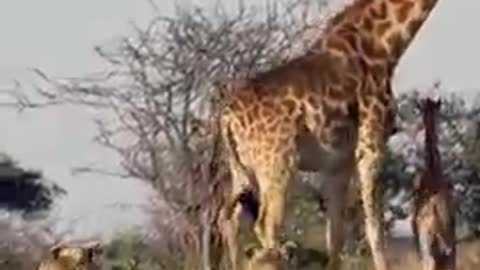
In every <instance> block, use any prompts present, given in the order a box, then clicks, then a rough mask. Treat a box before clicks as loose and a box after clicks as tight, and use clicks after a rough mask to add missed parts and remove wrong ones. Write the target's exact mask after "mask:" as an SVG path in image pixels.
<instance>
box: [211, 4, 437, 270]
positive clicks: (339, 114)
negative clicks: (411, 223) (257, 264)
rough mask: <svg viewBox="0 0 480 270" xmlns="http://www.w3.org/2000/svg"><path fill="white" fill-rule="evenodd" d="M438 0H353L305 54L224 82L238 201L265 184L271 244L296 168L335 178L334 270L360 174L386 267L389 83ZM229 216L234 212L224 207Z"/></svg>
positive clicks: (261, 231)
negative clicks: (383, 175) (350, 192)
mask: <svg viewBox="0 0 480 270" xmlns="http://www.w3.org/2000/svg"><path fill="white" fill-rule="evenodd" d="M436 3H437V0H356V1H354V2H353V3H352V4H351V5H349V6H347V7H346V8H345V9H344V10H343V11H342V12H340V13H339V14H337V15H336V16H334V17H333V18H332V19H331V20H330V21H329V23H328V24H327V27H326V28H325V31H324V32H323V33H322V35H321V36H320V38H319V39H318V40H317V41H316V42H315V43H313V46H312V47H311V48H310V49H309V50H308V51H307V52H306V53H305V54H304V55H302V56H299V57H297V58H295V59H292V60H290V61H288V62H287V63H285V64H283V65H281V66H278V67H275V68H273V69H271V70H269V71H266V72H262V73H257V74H256V75H255V76H252V77H250V78H246V79H242V80H237V81H232V82H226V83H222V84H221V85H220V86H217V87H218V88H219V89H218V90H219V93H220V101H221V103H222V106H221V108H220V109H221V112H220V113H219V118H220V119H219V122H220V124H219V128H220V129H221V130H220V133H221V136H222V140H223V141H224V143H225V145H226V146H227V147H226V148H227V152H228V153H229V154H228V155H227V159H228V163H229V169H230V171H231V173H232V182H233V184H232V185H233V187H232V191H231V194H230V195H229V197H230V200H231V201H235V200H236V198H237V197H238V196H239V194H241V193H243V192H244V190H245V189H246V188H245V187H248V186H252V185H253V184H252V183H255V184H256V185H257V186H258V190H257V195H258V199H259V202H260V204H259V210H258V217H257V219H256V221H255V224H254V231H255V234H256V236H257V238H258V240H259V242H260V245H261V246H262V247H263V248H265V249H275V248H278V247H279V245H280V240H279V238H280V234H281V232H282V227H283V223H284V217H285V205H286V203H287V201H286V197H287V196H286V195H287V194H288V191H289V182H290V179H291V178H292V177H294V176H295V173H296V171H297V170H304V171H315V172H318V173H319V174H320V175H321V176H322V177H324V179H325V180H327V182H328V183H329V184H328V185H327V187H326V188H328V192H327V194H329V195H330V196H329V198H328V199H327V204H328V205H327V208H328V210H327V217H328V223H327V232H326V233H327V237H326V238H327V249H328V252H329V254H330V260H329V268H331V269H335V268H337V265H338V262H339V256H338V255H339V252H340V250H341V248H342V245H343V242H344V239H343V223H344V208H345V201H346V199H345V190H347V189H348V186H349V182H350V179H351V178H353V177H357V178H358V180H359V182H360V185H361V198H362V201H363V208H364V212H365V225H366V226H365V230H366V236H367V239H368V243H369V246H370V250H371V253H372V258H373V263H374V265H375V269H377V270H385V269H387V261H386V259H385V255H384V249H385V247H384V236H383V230H382V227H383V224H382V222H383V217H382V215H383V206H382V203H381V200H379V199H377V198H378V197H379V192H380V190H381V182H380V179H379V173H380V170H381V168H382V164H383V159H384V155H385V154H384V152H385V147H386V141H387V139H388V138H389V136H390V135H391V133H392V131H393V128H394V127H393V122H394V119H395V115H396V105H395V101H394V96H393V91H392V89H391V84H390V81H391V79H392V76H393V72H394V68H395V67H396V66H397V64H398V61H399V59H400V57H401V56H402V55H403V53H404V52H405V50H406V49H407V48H408V45H409V44H410V43H411V41H412V40H413V38H414V37H415V35H416V33H417V32H418V31H419V29H420V27H421V26H422V25H423V23H424V22H425V20H426V19H427V17H428V15H429V14H430V12H431V10H432V9H433V8H434V6H435V4H436ZM227 212H228V213H227ZM240 212H241V205H240V204H237V205H236V206H235V207H233V210H232V211H223V213H222V214H221V215H220V220H219V223H220V224H221V226H222V227H223V228H224V231H225V238H226V241H227V246H228V248H229V250H230V252H229V254H230V261H231V263H232V268H233V269H236V265H237V260H238V254H237V253H238V244H237V240H236V234H237V231H238V225H239V224H238V223H239V215H240Z"/></svg>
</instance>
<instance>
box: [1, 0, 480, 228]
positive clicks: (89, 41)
mask: <svg viewBox="0 0 480 270" xmlns="http://www.w3.org/2000/svg"><path fill="white" fill-rule="evenodd" d="M223 1H224V2H226V3H227V2H228V0H223ZM180 2H184V3H196V4H202V5H210V4H211V3H212V2H213V0H196V1H194V0H189V1H187V0H184V1H180V0H179V1H176V2H174V0H170V1H167V0H158V1H157V5H158V6H159V8H160V11H161V12H162V13H164V14H169V13H171V12H172V10H173V9H172V7H173V3H180ZM246 2H249V3H253V2H255V1H254V0H247V1H246ZM332 2H335V3H334V4H333V5H338V6H340V5H341V4H342V3H343V2H344V1H343V0H339V1H334V0H332ZM160 3H161V4H160ZM180 4H181V3H180ZM478 10H480V1H474V0H455V1H454V0H440V1H439V4H438V6H437V7H436V9H435V10H434V11H433V12H432V14H431V17H430V18H429V19H428V21H427V23H426V24H425V25H424V26H423V27H422V29H421V31H420V33H419V34H418V35H417V37H416V39H415V40H414V41H413V44H412V45H411V46H410V48H409V50H408V51H407V52H406V54H405V55H404V56H403V58H402V60H401V62H400V65H399V66H398V68H397V72H396V75H395V78H394V88H395V91H396V92H397V93H398V92H403V91H408V90H410V89H412V88H420V89H422V88H425V87H428V86H430V85H431V84H432V83H433V82H434V81H435V80H441V81H442V83H443V85H444V86H445V89H446V90H448V91H456V92H458V93H460V94H462V95H466V96H471V95H473V94H474V93H475V92H477V91H478V89H479V88H480V76H479V75H480V74H479V73H478V71H479V70H480V69H479V67H478V63H480V52H479V51H478V48H480V35H477V34H473V33H474V30H472V29H474V28H473V25H480V17H479V16H478V15H477V13H476V12H477V11H478ZM153 15H154V12H153V10H152V8H151V6H150V5H149V2H148V1H147V0H123V1H118V0H82V1H65V0H42V1H31V0H29V1H27V0H2V1H0V36H1V37H2V38H1V39H2V42H1V44H0V59H1V60H0V88H4V87H9V86H11V85H12V81H13V80H19V81H20V82H22V83H23V84H24V85H27V86H28V85H30V84H31V83H32V80H33V76H32V73H31V72H30V71H29V69H31V68H40V69H42V70H44V71H46V72H47V73H48V74H52V75H55V76H59V77H62V76H67V77H72V76H82V75H85V74H88V73H91V72H92V71H96V70H101V68H102V61H101V59H99V58H98V57H96V55H95V53H94V51H93V47H94V46H95V45H99V44H104V43H105V42H108V41H110V40H112V39H114V38H116V37H118V36H120V35H128V33H129V31H130V30H131V28H130V25H129V23H130V22H132V21H133V22H135V23H137V24H138V25H140V26H142V25H146V23H147V22H148V21H149V20H150V19H151V18H152V16H153ZM0 123H2V127H4V130H2V132H0V152H7V153H9V154H11V155H12V156H13V157H14V158H15V159H17V160H18V161H20V162H21V164H22V165H24V166H26V167H28V168H34V169H39V170H42V171H43V173H44V175H45V176H46V178H48V179H51V180H52V181H55V182H57V183H58V184H60V185H61V186H63V187H64V188H66V189H67V191H68V196H67V197H65V198H64V199H62V200H61V201H60V202H59V203H58V206H57V207H56V208H55V211H54V213H55V215H57V216H58V217H59V218H60V219H62V220H64V222H63V223H62V224H63V225H62V226H64V227H65V228H67V227H69V226H74V229H75V230H76V231H77V232H78V233H79V234H80V233H92V232H99V231H102V232H103V231H105V230H106V228H110V227H111V226H112V225H115V226H116V227H115V228H117V227H118V228H121V227H123V226H132V225H141V224H143V223H144V222H145V221H146V216H145V215H143V214H142V211H141V208H142V207H143V206H146V205H148V204H149V200H148V198H149V196H152V194H153V193H152V192H151V190H150V189H149V187H148V186H147V185H145V184H143V183H141V182H139V181H135V180H125V179H115V178H111V177H110V178H109V177H104V176H98V175H86V176H85V175H83V176H73V175H71V173H70V169H71V168H72V167H73V166H81V165H86V164H101V165H105V166H108V167H114V166H115V165H116V162H118V160H117V159H116V158H115V155H114V154H113V153H111V152H110V151H108V150H107V149H105V148H102V147H101V146H99V145H96V144H95V143H93V142H92V140H91V139H92V137H93V136H94V135H95V127H94V125H93V122H92V115H90V114H88V112H85V111H84V110H81V109H79V108H73V107H58V108H50V109H47V110H35V111H31V112H24V113H22V114H17V113H16V112H14V111H9V110H5V109H0ZM117 203H121V204H122V205H124V206H125V205H126V206H129V207H127V208H122V207H115V205H116V204H117ZM78 220H81V221H78ZM60 230H61V229H60ZM110 231H111V230H110Z"/></svg>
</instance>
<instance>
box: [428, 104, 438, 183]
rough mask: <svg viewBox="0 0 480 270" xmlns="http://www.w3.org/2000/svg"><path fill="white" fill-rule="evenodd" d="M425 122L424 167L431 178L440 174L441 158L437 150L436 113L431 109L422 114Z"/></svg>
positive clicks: (436, 177) (435, 177)
mask: <svg viewBox="0 0 480 270" xmlns="http://www.w3.org/2000/svg"><path fill="white" fill-rule="evenodd" d="M424 124H425V146H424V147H425V153H424V154H425V169H426V170H428V171H429V172H430V175H431V176H432V177H433V180H434V181H435V179H438V178H439V177H440V176H441V159H440V152H439V150H438V135H437V122H436V115H435V113H434V112H433V111H430V112H428V113H427V112H426V113H425V115H424Z"/></svg>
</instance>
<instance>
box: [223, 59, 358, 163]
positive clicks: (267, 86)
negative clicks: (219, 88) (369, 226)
mask: <svg viewBox="0 0 480 270" xmlns="http://www.w3.org/2000/svg"><path fill="white" fill-rule="evenodd" d="M347 71H349V70H348V69H346V67H345V66H344V65H343V64H341V63H340V62H338V61H337V62H335V60H334V59H331V58H330V57H327V56H324V55H319V56H317V57H316V58H299V59H297V60H295V61H292V62H290V63H288V64H286V65H284V66H281V67H279V68H277V69H273V70H271V71H269V72H266V73H263V74H259V75H257V76H256V77H255V78H252V79H250V80H248V81H247V82H246V83H244V84H243V85H242V86H241V87H239V88H234V89H232V90H231V91H230V93H229V94H228V95H227V99H226V108H225V110H224V114H223V118H222V120H223V125H225V126H226V127H227V128H229V129H231V131H232V132H231V133H232V137H233V140H234V141H235V142H237V144H236V146H237V151H238V152H239V153H240V154H239V156H240V157H241V158H242V159H243V162H244V163H246V164H253V165H254V164H258V163H261V162H262V161H263V160H265V159H266V158H267V159H268V158H269V157H270V156H269V155H277V154H287V153H288V152H289V151H292V150H295V151H296V152H297V153H298V154H299V161H300V162H299V167H300V169H301V170H308V171H325V170H332V171H333V170H337V169H338V166H341V165H342V164H345V161H346V160H347V159H351V157H352V155H353V150H354V147H355V143H356V127H357V117H358V111H357V110H358V108H357V93H358V91H359V89H358V88H359V85H360V84H359V82H358V77H355V75H357V74H353V73H352V72H347Z"/></svg>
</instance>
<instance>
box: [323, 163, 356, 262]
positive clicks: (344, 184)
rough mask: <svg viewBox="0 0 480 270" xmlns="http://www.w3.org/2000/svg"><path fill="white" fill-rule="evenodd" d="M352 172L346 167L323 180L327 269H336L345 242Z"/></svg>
mask: <svg viewBox="0 0 480 270" xmlns="http://www.w3.org/2000/svg"><path fill="white" fill-rule="evenodd" d="M349 164H352V163H349ZM352 171H353V169H352V167H351V166H346V167H345V168H343V169H342V170H339V171H338V172H337V173H335V174H333V175H330V176H327V178H326V179H325V181H327V182H328V184H327V185H326V188H327V196H328V197H327V231H326V240H327V250H328V254H329V262H328V269H337V268H338V267H339V263H340V252H341V251H342V248H343V245H344V242H345V214H346V207H347V203H348V198H347V195H348V194H349V184H350V179H351V178H352Z"/></svg>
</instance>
